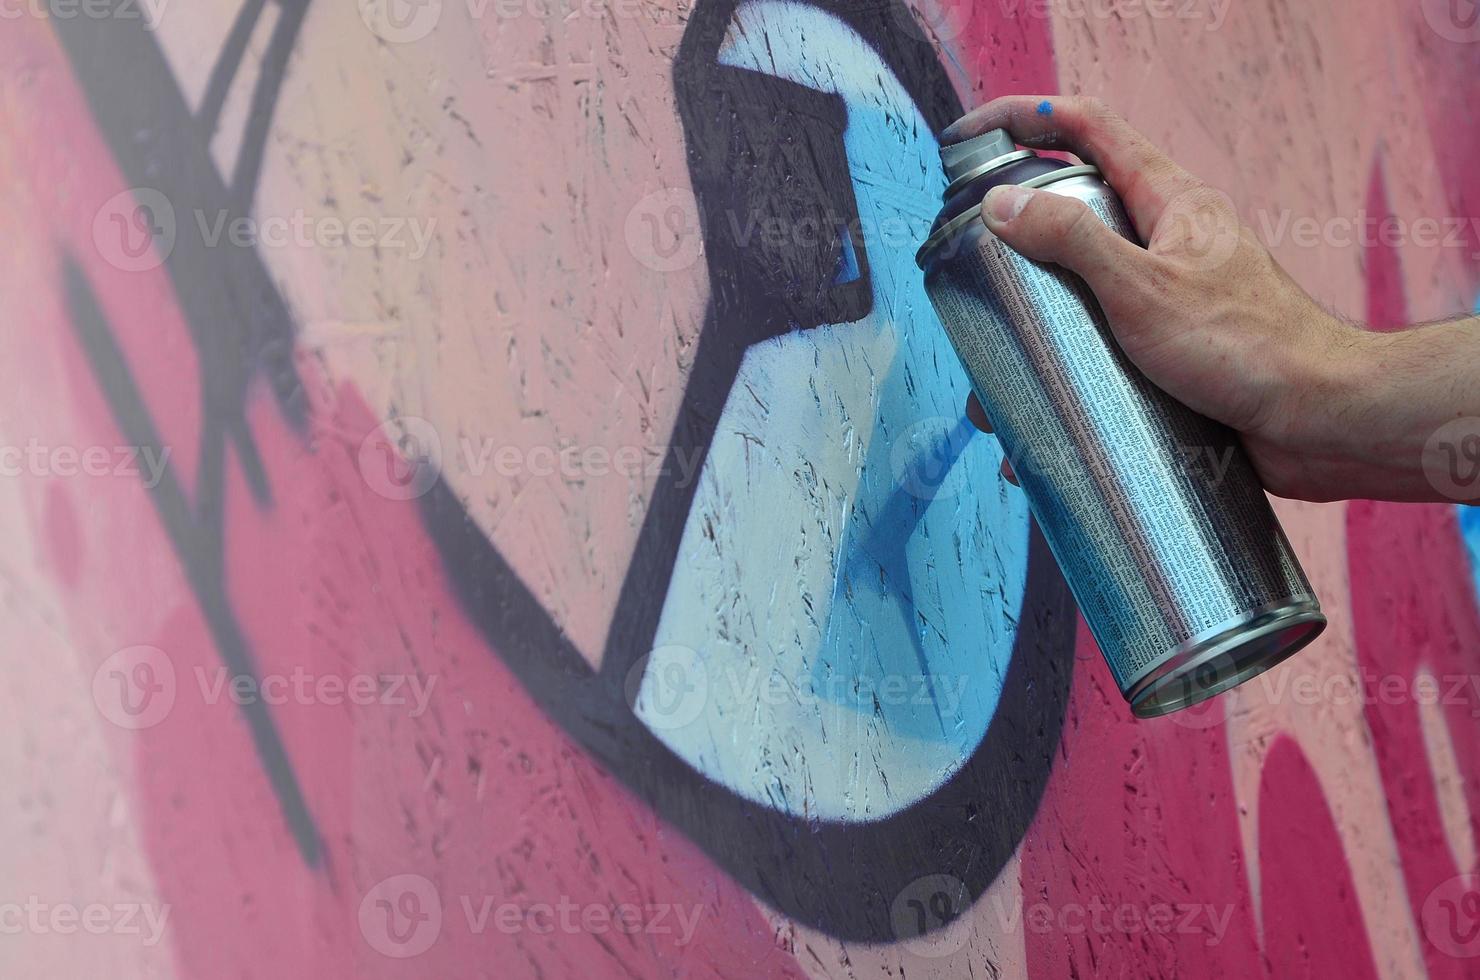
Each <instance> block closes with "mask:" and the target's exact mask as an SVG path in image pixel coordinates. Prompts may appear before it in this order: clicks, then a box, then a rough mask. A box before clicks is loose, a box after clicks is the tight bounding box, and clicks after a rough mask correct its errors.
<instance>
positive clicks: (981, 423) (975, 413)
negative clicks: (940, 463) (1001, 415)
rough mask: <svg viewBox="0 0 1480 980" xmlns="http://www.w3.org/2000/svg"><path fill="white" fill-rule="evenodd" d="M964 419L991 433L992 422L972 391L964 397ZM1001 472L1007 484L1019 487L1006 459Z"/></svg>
mask: <svg viewBox="0 0 1480 980" xmlns="http://www.w3.org/2000/svg"><path fill="white" fill-rule="evenodd" d="M966 417H967V418H968V419H970V420H971V424H972V425H974V426H976V427H977V428H978V429H981V430H982V431H983V432H991V431H992V421H991V419H989V418H987V411H986V409H984V408H982V403H981V402H979V401H977V400H976V392H974V391H973V392H972V393H971V394H969V395H967V396H966ZM1001 470H1002V476H1003V478H1004V479H1006V480H1007V482H1008V483H1011V484H1012V485H1013V486H1015V487H1016V486H1021V484H1019V483H1018V478H1017V474H1016V473H1014V472H1013V471H1012V464H1011V463H1009V462H1008V461H1007V460H1006V459H1003V460H1002V466H1001Z"/></svg>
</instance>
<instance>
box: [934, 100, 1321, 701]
mask: <svg viewBox="0 0 1480 980" xmlns="http://www.w3.org/2000/svg"><path fill="white" fill-rule="evenodd" d="M941 160H942V162H943V164H944V165H945V171H946V176H947V179H948V180H949V182H950V183H949V185H948V186H947V188H946V192H945V201H946V203H945V206H944V207H943V208H942V210H941V212H940V214H939V215H938V216H937V218H936V220H935V223H934V225H933V226H932V228H931V234H930V236H929V238H928V239H927V240H926V241H925V243H924V244H923V245H922V246H921V247H920V250H919V252H918V254H917V255H916V257H915V259H916V263H917V264H918V265H919V266H920V268H921V270H922V271H923V272H924V274H925V288H926V291H927V292H928V293H929V295H930V300H931V303H932V304H933V305H934V307H935V310H936V312H937V313H938V314H939V316H940V320H941V323H942V324H943V325H944V327H945V329H946V333H947V334H948V335H949V337H950V340H951V343H952V345H953V346H954V347H955V349H956V352H957V354H958V355H959V356H960V358H961V363H962V366H963V367H964V368H965V369H966V374H967V376H968V377H969V378H970V379H971V383H972V387H973V389H974V390H975V391H976V396H977V398H978V399H979V400H980V401H981V403H982V407H983V408H985V409H986V411H987V415H988V417H989V418H991V420H992V425H993V428H994V430H995V431H996V433H997V437H998V438H999V439H1000V440H1001V442H1002V446H1003V449H1004V451H1005V452H1006V453H1007V457H1008V459H1010V460H1012V462H1013V467H1014V469H1015V470H1016V472H1017V475H1018V479H1019V482H1020V483H1021V485H1022V488H1023V491H1024V492H1025V493H1026V494H1027V498H1028V504H1029V507H1030V508H1031V510H1032V513H1033V516H1034V519H1035V520H1036V521H1037V522H1038V526H1039V528H1040V530H1041V531H1042V532H1043V536H1044V538H1045V539H1046V541H1047V542H1048V546H1049V548H1050V550H1051V551H1052V552H1053V555H1054V557H1055V559H1056V560H1057V561H1058V564H1059V568H1060V569H1061V570H1062V572H1063V574H1064V578H1065V579H1066V581H1067V582H1068V584H1069V588H1070V590H1071V591H1072V592H1073V594H1074V598H1075V601H1076V602H1077V603H1078V604H1079V608H1080V610H1081V612H1082V613H1083V615H1084V618H1085V621H1086V622H1087V623H1088V625H1089V628H1090V631H1091V633H1093V634H1094V638H1095V641H1096V643H1097V644H1098V645H1099V647H1100V651H1101V653H1103V654H1104V656H1105V659H1106V660H1107V661H1108V662H1109V665H1110V670H1111V673H1112V674H1114V676H1115V680H1116V682H1117V684H1118V685H1119V687H1120V691H1121V694H1122V695H1124V697H1125V699H1126V700H1127V701H1128V702H1130V706H1131V710H1132V712H1133V713H1135V714H1136V715H1137V716H1139V717H1143V718H1145V717H1153V716H1156V715H1162V714H1166V713H1168V712H1171V711H1176V710H1178V709H1179V708H1185V707H1188V706H1189V705H1192V704H1196V703H1197V702H1199V701H1202V700H1204V699H1206V698H1209V697H1212V696H1213V695H1215V694H1219V693H1221V692H1223V691H1226V690H1228V689H1229V688H1231V687H1234V686H1235V685H1237V684H1240V683H1242V682H1244V681H1245V680H1248V679H1249V678H1251V677H1253V676H1255V675H1256V674H1259V673H1261V672H1262V671H1264V670H1267V669H1268V668H1270V667H1272V666H1274V665H1275V664H1277V663H1279V662H1280V661H1282V660H1284V659H1285V658H1286V657H1289V656H1290V655H1291V654H1293V653H1295V652H1296V651H1297V650H1299V649H1300V648H1301V647H1303V646H1305V645H1306V644H1307V643H1309V642H1310V641H1311V640H1313V639H1315V638H1316V637H1317V636H1318V635H1320V633H1321V631H1322V630H1323V629H1325V626H1326V618H1325V616H1323V615H1322V614H1321V609H1320V604H1319V602H1318V601H1317V599H1316V596H1315V595H1314V593H1313V592H1312V591H1311V588H1310V583H1309V582H1308V581H1307V580H1306V577H1305V573H1304V572H1303V571H1302V570H1301V568H1300V565H1299V563H1298V562H1297V560H1296V558H1295V555H1294V553H1293V552H1292V551H1291V549H1290V544H1289V541H1288V540H1286V538H1285V534H1284V531H1283V530H1282V529H1281V528H1280V525H1279V521H1278V520H1277V519H1276V517H1275V515H1274V512H1273V511H1272V510H1271V509H1270V506H1269V500H1268V498H1267V497H1266V496H1265V494H1264V489H1263V487H1262V486H1260V484H1259V481H1258V478H1257V476H1256V475H1255V473H1254V470H1253V467H1252V465H1251V464H1250V463H1249V461H1248V459H1247V457H1246V456H1245V455H1244V452H1243V449H1242V447H1241V445H1240V444H1239V442H1238V438H1237V436H1236V435H1235V434H1234V433H1233V432H1232V431H1230V430H1229V429H1227V428H1226V427H1224V426H1222V425H1219V424H1217V423H1215V422H1213V421H1211V420H1210V419H1207V418H1204V417H1203V416H1200V415H1198V414H1196V413H1194V412H1193V411H1191V410H1190V409H1188V408H1187V407H1186V406H1184V405H1182V404H1181V403H1179V402H1177V401H1176V400H1174V399H1173V398H1171V396H1169V395H1167V394H1166V393H1165V392H1163V391H1162V390H1161V389H1159V388H1157V387H1156V386H1155V385H1153V384H1152V383H1151V382H1150V381H1148V380H1147V379H1146V378H1145V377H1144V376H1143V375H1142V374H1141V373H1140V372H1139V371H1138V370H1137V369H1136V367H1135V365H1133V364H1132V363H1131V362H1130V360H1129V359H1128V358H1127V357H1126V356H1125V354H1124V353H1123V352H1122V351H1121V350H1120V348H1119V346H1118V345H1117V344H1116V342H1115V340H1114V337H1113V336H1112V335H1111V332H1110V329H1109V327H1108V325H1107V323H1106V320H1105V315H1104V313H1103V312H1102V311H1101V309H1100V307H1099V305H1098V303H1096V301H1095V298H1094V295H1093V293H1091V292H1090V290H1089V288H1088V287H1087V286H1086V285H1085V284H1084V282H1083V281H1082V280H1081V279H1079V278H1078V277H1077V276H1075V275H1073V274H1072V273H1070V272H1068V271H1067V270H1065V269H1062V268H1060V267H1058V266H1053V265H1047V264H1043V263H1038V262H1033V261H1031V260H1029V259H1026V258H1024V257H1023V256H1021V255H1019V254H1018V253H1017V252H1014V251H1013V250H1012V249H1010V248H1008V247H1007V246H1006V245H1005V244H1003V243H1002V242H1001V241H1000V240H998V239H997V237H996V236H994V235H993V234H992V233H991V232H990V231H988V230H987V228H986V226H985V224H983V222H982V220H981V213H980V212H981V202H982V198H983V197H984V196H985V195H986V192H987V191H988V190H989V189H991V188H992V187H994V186H997V185H999V184H1019V185H1022V186H1025V187H1036V188H1040V189H1042V190H1043V191H1046V192H1049V193H1054V194H1066V195H1069V196H1071V197H1076V198H1078V199H1079V200H1081V201H1083V202H1084V203H1085V204H1087V205H1088V206H1089V207H1090V209H1091V210H1092V211H1094V213H1095V214H1096V215H1098V216H1099V217H1100V219H1101V220H1103V221H1104V222H1105V223H1106V224H1108V225H1109V226H1110V227H1111V228H1113V229H1115V230H1116V231H1117V232H1119V233H1120V234H1121V235H1123V236H1125V237H1126V238H1128V239H1130V240H1132V241H1136V236H1135V230H1134V229H1133V228H1132V226H1131V224H1130V221H1129V219H1128V218H1127V217H1126V214H1125V211H1124V209H1123V208H1122V206H1121V204H1120V200H1119V198H1118V197H1116V195H1115V193H1114V191H1112V190H1111V189H1110V187H1109V185H1108V184H1106V183H1105V182H1104V180H1103V179H1101V177H1100V174H1099V171H1098V170H1097V169H1095V168H1094V167H1088V166H1072V165H1070V164H1068V163H1066V162H1064V161H1061V160H1054V159H1050V158H1047V157H1041V156H1039V155H1037V154H1036V153H1034V152H1033V151H1031V150H1025V149H1019V148H1018V147H1017V146H1016V145H1014V143H1013V140H1012V138H1011V136H1009V135H1008V134H1007V133H1006V132H1005V131H1004V130H1000V129H997V130H992V131H990V132H987V133H984V134H982V135H981V136H977V137H974V138H972V139H970V140H966V141H964V142H961V143H956V144H952V145H948V146H944V147H942V148H941Z"/></svg>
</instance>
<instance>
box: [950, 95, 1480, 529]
mask: <svg viewBox="0 0 1480 980" xmlns="http://www.w3.org/2000/svg"><path fill="white" fill-rule="evenodd" d="M1045 107H1047V108H1050V109H1051V111H1044V109H1045ZM998 127H1001V128H1004V129H1006V130H1008V131H1009V132H1011V133H1012V135H1013V137H1014V138H1015V139H1016V140H1017V141H1018V142H1019V143H1021V144H1023V145H1024V146H1032V147H1036V148H1042V149H1060V150H1068V151H1070V152H1073V153H1075V154H1076V155H1078V156H1079V157H1080V158H1082V159H1084V160H1085V161H1086V162H1089V163H1093V164H1095V165H1096V166H1098V167H1099V168H1100V169H1101V171H1102V172H1103V173H1104V175H1105V178H1106V180H1107V181H1109V183H1110V185H1111V186H1112V187H1114V188H1115V189H1116V191H1117V192H1118V193H1119V194H1120V196H1121V199H1122V200H1123V201H1124V202H1125V205H1126V210H1127V211H1128V212H1129V214H1130V216H1131V220H1132V221H1133V222H1134V224H1135V226H1136V229H1137V232H1138V233H1139V234H1140V236H1141V238H1142V240H1144V241H1145V242H1147V246H1146V247H1145V248H1144V249H1143V248H1140V247H1138V246H1136V245H1134V244H1133V243H1130V242H1127V241H1125V240H1124V239H1122V238H1120V237H1119V236H1118V235H1116V234H1115V233H1114V232H1113V231H1111V230H1110V229H1109V228H1108V227H1106V226H1105V225H1104V224H1103V223H1101V222H1100V221H1099V219H1097V218H1096V217H1095V216H1094V214H1093V213H1091V212H1090V211H1089V209H1088V208H1086V207H1085V205H1084V204H1083V203H1081V202H1079V201H1076V200H1074V199H1072V198H1069V197H1064V196H1060V195H1057V194H1053V193H1051V192H1049V191H1033V190H1027V189H1023V188H1018V187H999V188H994V189H993V190H992V192H991V193H990V194H988V196H987V199H986V205H985V207H983V209H982V213H983V216H984V220H985V221H986V224H987V227H988V228H989V229H990V230H991V231H992V232H993V233H994V234H995V235H997V237H999V238H1001V239H1002V240H1003V241H1004V242H1006V243H1007V244H1008V245H1010V246H1012V247H1013V248H1015V249H1017V250H1018V251H1019V252H1021V253H1023V254H1024V255H1026V256H1028V257H1029V258H1033V259H1038V260H1040V261H1045V262H1054V263H1057V264H1059V265H1061V266H1063V267H1065V268H1067V269H1069V270H1071V271H1073V272H1075V273H1077V274H1078V275H1079V276H1081V277H1082V278H1083V279H1084V280H1085V282H1086V283H1088V285H1089V286H1090V288H1091V289H1092V290H1094V293H1095V295H1096V297H1097V298H1098V299H1099V301H1100V305H1101V306H1102V307H1103V308H1104V310H1105V313H1106V316H1107V318H1108V319H1109V321H1110V326H1111V328H1112V329H1113V330H1114V332H1115V336H1116V339H1117V340H1118V341H1119V343H1120V345H1121V347H1122V348H1123V349H1124V350H1125V352H1126V354H1127V355H1128V356H1129V357H1130V358H1131V360H1133V361H1134V362H1135V363H1136V365H1137V366H1138V367H1140V369H1141V370H1142V371H1143V372H1144V373H1145V374H1146V376H1147V377H1148V378H1150V379H1151V381H1153V382H1154V383H1155V384H1157V385H1159V386H1160V387H1162V388H1163V389H1165V390H1166V391H1167V392H1169V393H1170V394H1172V395H1173V396H1174V397H1176V398H1178V399H1180V400H1181V401H1183V402H1185V403H1186V404H1188V405H1189V406H1191V407H1192V408H1194V409H1196V410H1197V411H1199V412H1201V413H1203V414H1204V415H1207V416H1210V417H1212V418H1214V419H1217V420H1218V421H1220V422H1223V423H1225V424H1227V425H1229V426H1231V427H1232V428H1233V429H1235V430H1236V431H1238V433H1239V434H1240V436H1241V437H1242V440H1243V443H1244V446H1245V448H1246V449H1247V450H1248V452H1249V455H1250V457H1251V458H1252V459H1253V462H1254V465H1255V467H1256V468H1257V469H1258V471H1259V475H1260V478H1261V479H1262V480H1263V481H1264V485H1265V487H1266V488H1268V489H1269V491H1270V492H1271V493H1274V494H1278V495H1280V496H1285V497H1295V498H1300V499H1305V500H1338V499H1345V498H1350V497H1366V498H1375V499H1384V500H1449V501H1462V502H1477V501H1480V319H1476V318H1473V317H1466V318H1462V319H1458V320H1454V321H1451V322H1448V323H1440V324H1431V325H1429V326H1425V327H1419V328H1415V329H1410V330H1406V331H1403V332H1401V333H1395V334H1379V333H1370V332H1368V331H1365V330H1363V329H1361V328H1359V327H1357V326H1354V325H1352V324H1350V323H1347V322H1345V321H1344V320H1342V319H1340V318H1339V317H1336V316H1334V315H1332V314H1331V313H1329V312H1327V311H1326V310H1324V309H1322V308H1321V306H1320V305H1319V304H1318V303H1316V302H1315V301H1314V300H1313V299H1311V298H1310V296H1309V295H1308V294H1306V292H1305V291H1304V290H1302V289H1301V288H1300V287H1299V286H1298V285H1296V284H1295V282H1294V281H1293V280H1292V279H1291V278H1290V277H1289V276H1288V275H1286V274H1285V272H1284V270H1282V269H1281V268H1280V267H1279V265H1278V264H1277V263H1276V262H1275V261H1274V259H1273V258H1272V257H1271V256H1270V254H1269V252H1268V251H1267V250H1266V249H1265V248H1264V247H1263V245H1261V244H1260V243H1259V242H1258V240H1257V239H1256V238H1255V236H1254V234H1253V232H1252V231H1251V230H1250V229H1248V228H1247V227H1245V226H1244V225H1242V224H1241V223H1240V221H1239V219H1238V215H1237V213H1236V211H1235V210H1234V207H1233V204H1232V202H1230V201H1229V200H1228V198H1227V197H1226V196H1225V195H1223V194H1222V193H1221V192H1219V191H1218V190H1216V189H1215V188H1213V187H1211V186H1209V185H1207V184H1206V183H1204V182H1203V181H1201V180H1199V179H1197V178H1196V177H1194V176H1192V175H1191V174H1189V173H1187V172H1186V171H1185V170H1183V169H1182V168H1181V167H1179V166H1177V165H1176V164H1175V163H1173V162H1172V161H1171V160H1169V159H1168V158H1167V157H1166V156H1165V154H1163V153H1162V152H1161V151H1160V150H1158V149H1157V148H1156V147H1154V146H1152V145H1151V143H1150V142H1148V141H1147V140H1146V138H1145V137H1144V136H1142V135H1141V134H1140V133H1138V132H1137V131H1136V130H1134V129H1133V128H1131V126H1130V125H1129V124H1128V123H1126V122H1125V120H1123V119H1121V118H1120V117H1119V116H1117V115H1115V114H1114V113H1113V112H1111V111H1110V110H1108V109H1107V108H1105V107H1104V106H1103V105H1101V104H1100V103H1098V102H1096V101H1094V100H1089V99H1080V98H1049V99H1044V98H1042V97H1037V96H1035V97H1026V96H1014V97H1009V98H1002V99H997V100H994V101H992V102H990V103H988V104H986V105H984V106H982V107H981V108H978V109H975V110H973V111H972V112H971V113H969V114H968V115H967V116H965V117H964V118H962V119H961V120H960V121H958V122H956V123H955V124H953V125H952V126H951V127H950V128H949V129H947V131H946V133H945V134H944V136H945V138H946V139H951V140H956V139H965V138H967V137H970V136H974V135H976V134H978V133H982V132H985V131H986V130H988V129H994V128H998ZM969 408H970V414H971V415H972V417H973V418H974V419H976V420H977V421H978V424H981V425H983V427H986V424H987V422H986V419H985V416H984V415H983V414H982V412H981V408H980V406H979V405H975V404H973V405H971V406H969Z"/></svg>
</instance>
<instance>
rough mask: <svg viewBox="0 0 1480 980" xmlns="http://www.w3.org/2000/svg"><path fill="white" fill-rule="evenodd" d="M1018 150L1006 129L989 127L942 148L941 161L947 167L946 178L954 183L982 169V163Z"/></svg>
mask: <svg viewBox="0 0 1480 980" xmlns="http://www.w3.org/2000/svg"><path fill="white" fill-rule="evenodd" d="M1015 152H1017V144H1015V143H1014V142H1013V141H1012V137H1011V136H1009V135H1008V134H1007V130H1005V129H989V130H987V131H986V132H985V133H982V134H981V135H980V136H973V137H972V138H971V139H969V140H963V141H961V142H960V143H950V144H948V145H946V146H942V147H941V148H940V162H941V164H942V165H943V166H944V167H945V169H946V180H947V181H950V182H952V183H954V182H955V181H956V180H957V179H958V178H960V177H961V176H962V175H964V174H968V173H971V172H972V171H973V170H979V169H982V165H983V164H986V163H989V162H991V161H992V160H995V159H997V158H998V157H1004V156H1007V155H1008V154H1009V153H1015Z"/></svg>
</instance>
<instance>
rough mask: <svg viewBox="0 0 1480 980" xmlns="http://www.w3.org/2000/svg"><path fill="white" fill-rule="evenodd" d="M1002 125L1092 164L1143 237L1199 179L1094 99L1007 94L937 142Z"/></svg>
mask: <svg viewBox="0 0 1480 980" xmlns="http://www.w3.org/2000/svg"><path fill="white" fill-rule="evenodd" d="M989 129H1005V130H1007V131H1008V132H1009V133H1011V134H1012V138H1013V139H1014V140H1016V141H1017V142H1018V143H1020V144H1022V145H1023V146H1029V147H1035V148H1038V149H1046V150H1068V151H1069V152H1070V153H1073V154H1074V155H1075V156H1077V157H1079V158H1080V159H1081V160H1083V161H1084V162H1085V163H1090V164H1094V165H1095V166H1096V167H1098V168H1099V169H1100V172H1101V173H1102V174H1104V175H1105V180H1106V182H1108V183H1109V184H1110V186H1111V187H1113V188H1115V191H1116V193H1118V194H1119V195H1120V199H1121V200H1122V201H1123V202H1125V207H1126V210H1127V211H1128V212H1129V213H1130V216H1131V221H1133V222H1134V223H1135V225H1136V230H1137V231H1138V232H1140V234H1141V238H1142V240H1143V241H1147V240H1149V239H1150V237H1151V232H1152V229H1154V228H1155V227H1156V222H1157V221H1158V219H1160V218H1161V214H1162V212H1163V211H1164V210H1165V209H1166V206H1167V204H1168V203H1170V202H1171V200H1172V199H1173V198H1175V197H1176V196H1177V195H1178V194H1180V193H1182V192H1183V191H1185V190H1187V189H1188V188H1189V187H1191V186H1193V185H1194V184H1196V183H1197V179H1196V178H1195V177H1193V176H1192V175H1191V174H1189V173H1188V172H1187V171H1185V170H1183V169H1182V168H1181V167H1179V166H1177V165H1176V164H1175V163H1173V162H1172V160H1171V159H1170V158H1169V157H1168V156H1167V155H1166V154H1165V153H1163V152H1161V150H1159V149H1157V148H1156V146H1154V145H1153V144H1152V143H1151V141H1150V140H1148V139H1147V138H1146V137H1145V136H1143V135H1141V133H1140V132H1139V131H1138V130H1136V129H1135V127H1133V126H1131V124H1130V123H1128V122H1126V121H1125V120H1124V119H1122V118H1121V117H1120V116H1119V115H1117V114H1116V113H1115V112H1113V111H1112V110H1110V109H1109V108H1108V107H1107V106H1105V104H1104V103H1102V102H1100V101H1099V100H1098V99H1086V98H1081V97H1079V96H1038V95H1008V96H1004V97H1002V98H1000V99H993V100H992V101H991V102H988V103H987V104H986V105H983V106H978V107H977V108H975V109H973V110H971V111H970V112H968V113H967V114H966V115H964V116H962V117H961V118H960V119H958V120H956V121H955V122H953V123H951V125H949V126H947V127H946V128H945V130H944V131H943V132H942V133H941V141H942V142H949V143H955V142H959V141H961V140H965V139H970V138H971V137H973V136H980V135H981V134H982V133H985V132H986V131H987V130H989Z"/></svg>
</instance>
